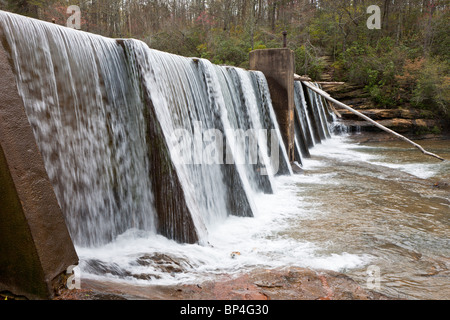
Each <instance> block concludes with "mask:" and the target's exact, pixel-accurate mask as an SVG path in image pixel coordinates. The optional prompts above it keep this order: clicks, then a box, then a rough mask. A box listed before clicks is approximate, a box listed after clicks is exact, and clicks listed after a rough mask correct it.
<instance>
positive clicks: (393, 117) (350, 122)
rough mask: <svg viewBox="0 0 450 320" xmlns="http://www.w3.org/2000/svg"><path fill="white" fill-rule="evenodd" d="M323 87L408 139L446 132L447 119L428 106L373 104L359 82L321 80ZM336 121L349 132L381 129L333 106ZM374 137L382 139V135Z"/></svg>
mask: <svg viewBox="0 0 450 320" xmlns="http://www.w3.org/2000/svg"><path fill="white" fill-rule="evenodd" d="M323 89H324V90H325V91H326V92H328V93H329V94H330V95H331V96H332V97H333V98H335V99H337V100H338V101H340V102H342V103H345V104H346V105H348V106H350V107H352V108H353V109H355V110H357V111H359V112H361V113H362V114H364V115H366V116H368V117H369V118H371V119H372V120H375V121H377V122H378V123H380V124H381V125H383V126H385V127H387V128H389V129H391V130H394V131H396V132H397V133H400V134H402V135H405V136H408V138H411V139H441V138H442V137H444V138H448V137H449V136H450V132H449V128H448V123H446V122H445V121H444V120H443V119H441V118H440V117H439V116H438V115H436V114H435V113H433V112H432V111H430V110H424V109H417V108H413V107H411V106H409V105H401V106H398V107H396V108H395V107H394V108H383V107H380V106H377V105H376V104H375V103H374V102H373V100H372V99H371V97H370V95H369V94H368V93H367V91H366V90H365V89H364V87H362V86H358V85H352V84H348V83H343V84H329V85H327V84H324V85H323ZM336 111H337V112H336V114H337V118H338V120H339V122H340V123H341V124H342V125H343V126H345V127H346V128H347V130H348V131H349V132H353V133H361V132H370V133H382V131H381V129H379V128H377V127H375V126H374V125H372V124H371V123H369V122H367V121H364V120H363V119H361V118H359V117H358V116H357V115H355V114H353V113H352V112H350V111H348V110H343V109H339V108H338V107H337V108H336ZM378 139H381V140H382V139H385V138H384V137H383V136H382V135H380V136H379V138H378Z"/></svg>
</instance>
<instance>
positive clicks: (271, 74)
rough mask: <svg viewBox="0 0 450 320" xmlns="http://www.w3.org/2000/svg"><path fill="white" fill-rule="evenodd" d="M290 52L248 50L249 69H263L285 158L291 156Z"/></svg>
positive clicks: (291, 76)
mask: <svg viewBox="0 0 450 320" xmlns="http://www.w3.org/2000/svg"><path fill="white" fill-rule="evenodd" d="M294 66H295V58H294V52H293V51H292V50H290V49H287V48H283V49H263V50H255V51H252V52H250V69H252V70H258V71H261V72H262V73H264V75H265V77H266V79H267V82H268V84H269V90H270V95H271V97H272V104H273V108H274V110H275V114H276V116H277V120H278V124H279V126H280V131H281V134H282V137H283V141H284V144H285V146H286V150H287V152H288V156H289V160H290V161H291V162H293V161H294V160H295V153H294V150H295V131H294V130H295V129H294V128H295V127H294V114H295V113H294V110H295V104H294V103H295V102H294Z"/></svg>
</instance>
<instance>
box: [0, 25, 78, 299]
mask: <svg viewBox="0 0 450 320" xmlns="http://www.w3.org/2000/svg"><path fill="white" fill-rule="evenodd" d="M2 39H4V35H3V34H2V32H1V31H0V40H2ZM4 43H5V41H1V42H0V292H2V291H7V292H10V293H13V294H15V295H20V296H24V297H26V298H29V299H50V298H52V297H53V296H54V295H55V292H56V290H57V289H58V287H60V286H63V285H64V274H65V271H66V270H67V268H68V267H69V266H71V265H76V264H77V263H78V256H77V254H76V251H75V248H74V246H73V243H72V240H71V238H70V235H69V232H68V229H67V226H66V222H65V220H64V217H63V214H62V211H61V208H60V207H59V204H58V201H57V199H56V196H55V193H54V190H53V187H52V185H51V183H50V181H49V178H48V175H47V172H46V170H45V166H44V162H43V159H42V156H41V154H40V152H39V149H38V147H37V144H36V141H35V137H34V134H33V131H32V128H31V126H30V124H29V122H28V118H27V115H26V113H25V108H24V105H23V101H22V99H21V98H20V96H19V93H18V90H17V85H16V79H15V76H14V73H13V69H12V65H11V61H10V59H9V53H8V51H7V50H6V49H5V47H4Z"/></svg>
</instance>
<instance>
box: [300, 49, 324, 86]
mask: <svg viewBox="0 0 450 320" xmlns="http://www.w3.org/2000/svg"><path fill="white" fill-rule="evenodd" d="M294 55H295V70H296V73H297V74H299V75H308V76H310V77H311V78H312V79H313V80H320V76H321V74H322V72H323V70H324V69H325V64H324V62H323V60H322V59H320V58H319V57H317V55H316V54H315V52H314V50H313V49H312V48H311V47H310V46H305V45H302V46H300V47H298V48H297V49H295V50H294Z"/></svg>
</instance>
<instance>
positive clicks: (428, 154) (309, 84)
mask: <svg viewBox="0 0 450 320" xmlns="http://www.w3.org/2000/svg"><path fill="white" fill-rule="evenodd" d="M302 83H303V84H305V85H306V86H307V87H308V88H310V89H311V90H313V91H314V92H316V93H318V94H320V95H321V96H323V97H324V98H325V99H327V100H328V101H331V102H333V103H334V104H336V105H338V106H340V107H342V108H344V109H346V110H349V111H350V112H352V113H354V114H356V115H357V116H359V117H361V118H363V119H364V120H366V121H368V122H370V123H372V124H373V125H374V126H376V127H378V128H380V129H381V130H383V131H386V132H388V133H390V134H393V135H394V136H396V137H397V138H400V139H401V140H403V141H406V142H408V143H409V144H412V145H413V146H414V147H416V148H417V149H419V150H420V151H421V152H422V153H423V154H425V155H427V156H431V157H434V158H436V159H439V160H441V161H445V159H444V158H442V157H440V156H438V155H436V154H434V153H431V152H428V151H426V150H425V149H424V148H422V147H421V146H420V145H418V144H417V143H415V142H413V141H411V140H409V139H408V138H406V137H404V136H402V135H401V134H398V133H397V132H395V131H393V130H391V129H389V128H386V127H385V126H383V125H381V124H379V123H378V122H376V121H374V120H372V119H370V118H369V117H368V116H366V115H364V114H362V113H361V112H358V111H356V110H355V109H353V108H350V107H349V106H347V105H346V104H344V103H342V102H339V101H337V100H336V99H334V98H332V97H331V96H330V95H329V94H328V93H326V92H325V91H323V90H321V89H319V88H317V87H316V86H314V85H313V84H312V83H311V82H308V81H302Z"/></svg>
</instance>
